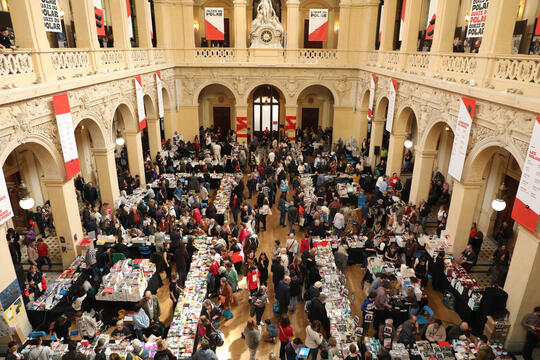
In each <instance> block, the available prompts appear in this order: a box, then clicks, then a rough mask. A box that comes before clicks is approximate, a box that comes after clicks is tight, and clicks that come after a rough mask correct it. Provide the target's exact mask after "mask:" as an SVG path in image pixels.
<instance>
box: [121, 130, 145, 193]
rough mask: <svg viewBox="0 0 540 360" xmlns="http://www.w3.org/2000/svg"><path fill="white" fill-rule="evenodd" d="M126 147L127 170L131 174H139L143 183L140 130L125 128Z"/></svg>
mask: <svg viewBox="0 0 540 360" xmlns="http://www.w3.org/2000/svg"><path fill="white" fill-rule="evenodd" d="M124 134H125V136H126V147H127V153H128V163H129V172H130V173H131V176H135V175H139V176H140V178H141V185H143V184H145V182H146V179H145V176H144V156H143V151H142V141H141V132H140V131H137V130H125V131H124Z"/></svg>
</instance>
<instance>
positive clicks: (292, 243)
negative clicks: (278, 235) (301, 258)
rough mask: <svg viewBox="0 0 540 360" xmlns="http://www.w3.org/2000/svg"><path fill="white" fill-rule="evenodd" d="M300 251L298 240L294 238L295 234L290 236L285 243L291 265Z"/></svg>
mask: <svg viewBox="0 0 540 360" xmlns="http://www.w3.org/2000/svg"><path fill="white" fill-rule="evenodd" d="M298 249H299V246H298V241H296V239H295V238H294V234H292V233H291V234H289V238H288V239H287V242H286V243H285V250H286V251H287V257H288V260H289V264H292V260H293V259H294V258H295V256H297V255H298Z"/></svg>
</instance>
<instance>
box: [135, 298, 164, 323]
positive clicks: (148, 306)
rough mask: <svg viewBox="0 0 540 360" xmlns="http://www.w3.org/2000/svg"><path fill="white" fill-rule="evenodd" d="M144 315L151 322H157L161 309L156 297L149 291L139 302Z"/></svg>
mask: <svg viewBox="0 0 540 360" xmlns="http://www.w3.org/2000/svg"><path fill="white" fill-rule="evenodd" d="M139 304H140V305H141V307H142V308H143V310H144V312H145V313H146V315H148V318H149V319H150V321H151V322H159V316H160V315H161V307H160V306H159V300H158V297H157V296H156V295H152V292H151V291H150V290H146V291H145V292H144V297H143V298H142V299H141V301H140V302H139Z"/></svg>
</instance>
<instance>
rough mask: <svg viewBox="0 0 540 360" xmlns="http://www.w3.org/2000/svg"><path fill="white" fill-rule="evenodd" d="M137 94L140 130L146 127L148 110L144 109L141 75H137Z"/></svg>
mask: <svg viewBox="0 0 540 360" xmlns="http://www.w3.org/2000/svg"><path fill="white" fill-rule="evenodd" d="M133 80H134V81H135V95H137V114H138V115H139V130H142V129H144V128H145V127H146V112H145V111H144V99H143V96H144V94H143V87H142V80H141V75H139V76H135V79H133Z"/></svg>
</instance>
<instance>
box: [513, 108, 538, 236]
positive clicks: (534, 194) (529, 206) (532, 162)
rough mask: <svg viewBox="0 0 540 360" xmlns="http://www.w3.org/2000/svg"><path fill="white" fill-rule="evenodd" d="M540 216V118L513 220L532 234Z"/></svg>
mask: <svg viewBox="0 0 540 360" xmlns="http://www.w3.org/2000/svg"><path fill="white" fill-rule="evenodd" d="M539 214H540V116H537V117H536V121H535V122H534V127H533V132H532V135H531V140H530V142H529V148H528V149H527V157H526V158H525V164H524V165H523V171H522V172H521V179H520V181H519V187H518V191H517V194H516V200H515V201H514V208H513V209H512V218H513V219H514V220H516V221H517V222H518V223H520V224H521V225H523V226H525V227H526V228H527V229H529V230H530V231H531V232H535V231H536V225H537V224H538V216H539Z"/></svg>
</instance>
